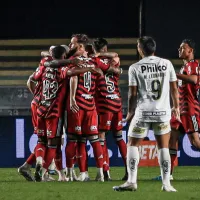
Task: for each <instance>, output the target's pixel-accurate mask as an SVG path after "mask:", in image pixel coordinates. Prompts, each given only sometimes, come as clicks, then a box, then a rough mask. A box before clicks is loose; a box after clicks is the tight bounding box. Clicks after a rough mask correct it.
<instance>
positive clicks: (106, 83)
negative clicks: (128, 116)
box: [96, 57, 122, 113]
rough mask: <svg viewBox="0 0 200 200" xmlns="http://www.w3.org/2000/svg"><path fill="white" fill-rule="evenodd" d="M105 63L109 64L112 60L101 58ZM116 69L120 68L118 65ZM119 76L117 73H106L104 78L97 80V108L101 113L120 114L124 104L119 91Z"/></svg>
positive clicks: (100, 77)
mask: <svg viewBox="0 0 200 200" xmlns="http://www.w3.org/2000/svg"><path fill="white" fill-rule="evenodd" d="M101 60H103V62H105V63H109V62H110V61H111V59H108V58H107V57H101ZM116 67H119V65H118V64H117V65H116ZM118 81H119V75H118V74H115V73H107V72H104V75H103V76H99V77H98V79H97V94H96V106H97V111H98V112H100V113H105V112H108V111H109V112H119V111H120V110H121V106H122V102H121V95H120V90H119V85H118Z"/></svg>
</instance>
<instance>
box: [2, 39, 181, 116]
mask: <svg viewBox="0 0 200 200" xmlns="http://www.w3.org/2000/svg"><path fill="white" fill-rule="evenodd" d="M107 40H108V43H109V51H114V52H117V53H118V54H119V56H120V58H121V67H122V68H123V74H122V75H121V78H120V88H121V93H122V97H123V111H124V113H126V109H127V92H128V87H127V86H128V68H129V66H130V65H131V64H132V63H134V62H137V60H138V54H137V45H136V43H137V38H107ZM69 43H70V39H69V38H68V39H22V40H21V39H20V40H0V93H1V96H0V116H1V115H20V116H21V115H30V102H31V99H32V94H30V92H29V91H28V89H27V87H26V81H27V79H28V77H29V75H31V73H32V72H33V71H34V70H35V69H36V68H37V66H38V64H39V61H40V59H41V56H40V53H41V51H47V50H48V49H49V47H50V46H51V45H61V44H69ZM171 61H172V63H173V64H174V66H175V69H176V71H178V70H179V69H180V67H181V64H182V61H181V60H179V59H172V60H171Z"/></svg>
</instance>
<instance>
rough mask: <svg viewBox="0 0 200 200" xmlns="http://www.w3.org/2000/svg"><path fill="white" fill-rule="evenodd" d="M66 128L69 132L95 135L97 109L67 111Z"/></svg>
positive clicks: (96, 130)
mask: <svg viewBox="0 0 200 200" xmlns="http://www.w3.org/2000/svg"><path fill="white" fill-rule="evenodd" d="M67 125H68V127H67V130H68V133H71V134H74V133H75V134H78V135H81V134H84V135H97V134H98V129H97V111H96V109H94V110H90V111H89V110H88V111H86V110H81V109H80V110H79V111H78V112H77V113H73V112H72V111H69V112H68V113H67Z"/></svg>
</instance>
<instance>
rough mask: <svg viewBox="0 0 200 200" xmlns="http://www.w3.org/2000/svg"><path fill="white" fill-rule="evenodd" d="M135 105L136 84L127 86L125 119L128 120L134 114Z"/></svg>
mask: <svg viewBox="0 0 200 200" xmlns="http://www.w3.org/2000/svg"><path fill="white" fill-rule="evenodd" d="M136 106H137V86H129V91H128V113H127V116H126V119H125V121H127V122H129V121H130V120H131V119H132V117H133V116H134V114H135V108H136Z"/></svg>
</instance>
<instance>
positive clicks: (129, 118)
mask: <svg viewBox="0 0 200 200" xmlns="http://www.w3.org/2000/svg"><path fill="white" fill-rule="evenodd" d="M133 116H134V113H130V112H128V114H127V116H126V119H124V120H122V122H128V123H129V122H130V121H131V120H132V118H133Z"/></svg>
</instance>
